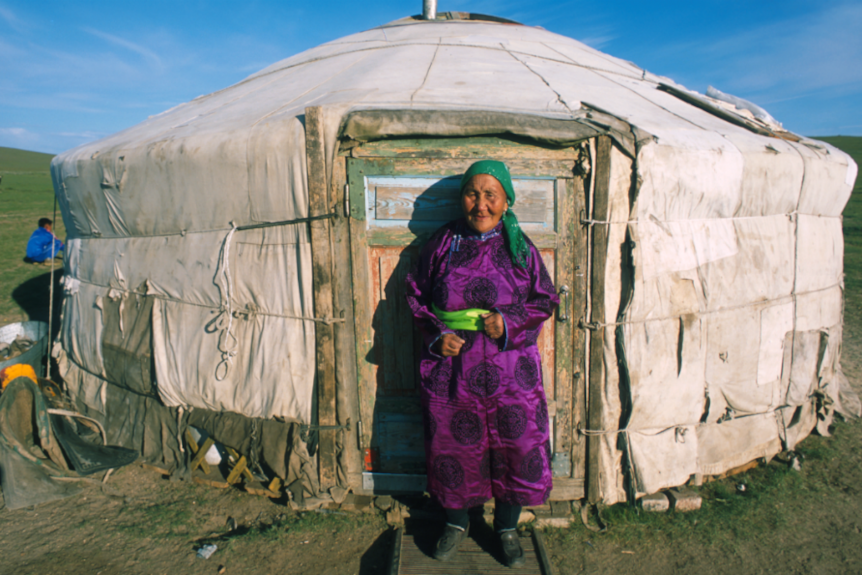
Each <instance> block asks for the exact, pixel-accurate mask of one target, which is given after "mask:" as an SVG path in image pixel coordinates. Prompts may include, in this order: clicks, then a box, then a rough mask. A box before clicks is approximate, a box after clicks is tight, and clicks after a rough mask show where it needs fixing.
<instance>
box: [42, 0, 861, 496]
mask: <svg viewBox="0 0 862 575" xmlns="http://www.w3.org/2000/svg"><path fill="white" fill-rule="evenodd" d="M713 96H714V97H713ZM483 158H492V159H500V160H503V161H505V162H506V163H507V164H508V166H509V168H510V170H511V172H512V175H513V178H514V186H515V189H516V190H517V192H518V195H519V200H518V203H517V204H516V205H515V212H516V214H517V216H518V218H519V219H520V221H521V223H522V227H523V228H524V230H525V231H526V233H527V234H528V235H529V236H530V238H532V240H533V242H534V243H535V245H536V246H537V247H538V248H539V250H540V252H541V254H542V257H543V259H544V261H545V264H546V266H547V268H548V270H549V271H550V272H551V274H552V276H553V279H554V282H555V285H556V288H557V290H558V293H559V296H560V302H561V303H560V306H559V309H558V310H557V312H556V314H555V316H554V317H552V318H550V319H549V320H548V321H547V323H546V325H545V326H544V329H543V330H542V332H541V336H540V337H539V340H538V342H537V345H538V346H539V348H540V350H541V353H542V358H543V378H544V386H545V391H546V395H547V398H548V402H549V409H548V418H549V424H550V430H551V445H550V449H549V450H548V454H547V464H548V465H549V466H550V468H551V469H552V471H553V475H554V489H553V491H552V493H551V499H552V500H586V501H590V502H603V503H605V504H613V503H615V502H619V501H626V500H628V501H633V500H635V499H637V498H638V497H640V496H642V495H644V494H650V493H655V492H657V491H660V490H662V489H665V488H668V487H672V486H679V485H683V484H686V483H697V482H698V481H700V480H701V479H702V478H704V477H707V476H712V475H718V474H722V473H725V472H727V471H728V470H731V469H734V468H736V467H738V466H740V465H743V464H746V463H747V462H750V461H753V460H756V459H759V458H765V459H767V460H768V459H770V458H771V457H773V456H774V455H776V454H778V453H779V452H782V451H784V450H793V449H794V447H795V445H796V444H797V443H798V442H799V441H800V440H802V439H804V438H805V437H806V436H807V435H808V434H809V433H811V432H812V431H813V430H815V429H819V430H821V431H825V430H826V429H827V428H828V426H829V424H830V422H831V420H832V417H833V415H834V414H835V413H836V412H839V413H843V414H845V415H848V416H851V415H854V414H858V412H859V402H858V400H857V399H856V396H855V395H854V394H853V392H852V391H851V390H850V388H849V386H848V384H847V381H846V378H845V377H844V375H843V374H842V371H841V366H840V355H841V341H842V316H843V310H842V306H843V298H842V293H843V284H842V267H843V237H842V225H841V224H842V220H841V212H842V210H843V208H844V205H845V204H846V202H847V200H848V198H849V196H850V191H851V189H852V187H853V184H854V181H855V178H856V174H857V167H856V165H855V164H854V162H853V161H852V160H851V159H850V158H849V157H848V156H847V155H846V154H845V153H843V152H841V151H839V150H838V149H836V148H834V147H832V146H830V145H829V144H826V143H823V142H819V141H814V140H810V139H807V138H805V137H801V136H798V135H795V134H792V133H789V132H787V131H785V130H783V129H782V126H781V125H780V124H779V123H778V122H776V121H775V120H773V119H772V118H771V117H770V116H769V115H768V114H766V113H765V112H763V111H762V110H760V109H759V108H757V107H756V106H753V105H749V104H747V103H745V102H741V101H738V100H735V99H734V98H732V97H729V96H725V95H723V94H721V93H718V92H712V96H707V95H703V94H700V93H697V92H694V91H691V90H688V89H686V88H685V87H683V86H681V85H679V84H676V83H674V82H673V80H671V79H669V78H664V77H660V76H656V75H654V74H652V73H650V72H647V71H646V70H644V69H641V68H639V67H638V66H637V65H635V64H633V63H631V62H627V61H624V60H620V59H618V58H614V57H612V56H609V55H607V54H603V53H602V52H599V51H598V50H595V49H593V48H590V47H589V46H586V45H584V44H582V43H580V42H578V41H576V40H572V39H570V38H566V37H564V36H560V35H557V34H554V33H551V32H548V31H546V30H543V29H541V28H537V27H530V26H524V25H520V24H518V23H516V22H511V21H508V20H504V19H501V18H495V17H489V16H482V15H478V14H466V13H455V12H451V13H440V14H437V15H435V17H434V18H423V17H419V16H417V17H409V18H404V19H402V20H398V21H395V22H392V23H389V24H386V25H383V26H380V27H378V28H374V29H372V30H368V31H366V32H361V33H358V34H354V35H352V36H347V37H345V38H341V39H338V40H334V41H332V42H329V43H326V44H323V45H321V46H319V47H316V48H313V49H311V50H308V51H305V52H303V53H301V54H298V55H295V56H292V57H290V58H288V59H286V60H283V61H281V62H278V63H276V64H273V65H272V66H270V67H268V68H266V69H264V70H261V71H260V72H258V73H256V74H253V75H251V76H249V77H248V78H246V79H245V80H243V81H241V82H239V83H238V84H236V85H234V86H231V87H228V88H225V89H223V90H221V91H218V92H215V93H212V94H208V95H205V96H201V97H199V98H196V99H194V100H192V101H191V102H188V103H186V104H182V105H180V106H177V107H175V108H172V109H170V110H167V111H165V112H163V113H161V114H159V115H157V116H153V117H151V118H149V119H147V120H146V121H144V122H142V123H141V124H139V125H136V126H134V127H131V128H129V129H127V130H124V131H122V132H119V133H117V134H114V135H111V136H108V137H106V138H103V139H101V140H98V141H96V142H93V143H89V144H85V145H83V146H80V147H78V148H75V149H72V150H69V151H67V152H65V153H63V154H60V155H59V156H57V157H56V158H55V159H54V161H53V163H52V165H51V172H52V175H53V181H54V186H55V190H56V195H57V198H58V200H59V206H60V208H61V211H62V215H63V220H64V222H65V224H66V229H67V230H68V244H67V251H68V254H67V256H66V261H65V282H64V291H65V297H64V305H63V312H62V313H63V318H62V328H61V332H60V336H59V343H58V344H55V346H54V349H53V353H54V357H55V358H56V360H57V361H58V364H59V368H60V374H61V376H62V378H63V381H64V385H65V389H66V391H67V393H68V395H69V397H70V398H71V399H72V401H73V402H74V404H75V405H76V407H77V409H79V410H80V411H81V412H82V413H84V414H86V415H88V416H90V417H93V418H96V419H97V420H99V421H101V422H102V423H103V425H104V426H105V429H106V431H107V433H108V440H109V442H110V443H113V444H117V445H123V446H126V447H131V448H134V449H136V450H138V451H139V452H140V453H141V454H142V457H143V458H144V460H146V461H148V462H150V464H152V465H154V466H157V467H161V468H163V469H166V470H168V471H169V472H171V473H175V474H177V475H184V474H187V473H188V470H189V462H190V459H191V457H192V454H191V450H190V449H189V445H188V444H187V440H186V437H187V436H186V431H187V430H189V429H190V428H194V429H195V430H197V431H198V432H200V433H203V434H206V435H209V436H210V437H211V438H213V439H214V440H215V441H216V442H218V443H219V444H221V445H223V446H225V447H226V448H227V447H229V448H231V449H233V450H236V451H237V453H238V454H239V455H241V456H243V457H245V458H246V461H247V462H248V467H249V468H250V469H252V470H254V471H255V473H262V474H264V475H266V476H267V477H276V476H277V477H279V478H280V479H281V480H282V481H283V484H284V485H285V487H286V489H287V490H288V491H290V493H291V498H292V499H293V500H294V501H295V502H300V503H301V501H303V500H304V499H308V498H316V499H318V500H319V499H325V498H327V497H329V496H330V495H331V494H332V493H335V492H336V491H337V492H338V493H344V492H345V491H346V490H352V491H353V492H354V493H357V494H383V493H411V492H418V493H421V492H422V491H423V490H424V489H425V481H426V469H425V459H424V454H423V424H422V414H421V409H420V406H419V399H418V391H417V385H418V383H417V382H418V380H417V373H418V367H417V357H418V349H419V345H420V341H421V337H420V335H419V334H418V332H416V331H415V329H414V327H413V323H412V321H411V315H410V312H409V309H408V308H407V305H406V302H405V299H404V296H403V285H404V277H405V274H406V273H407V271H408V270H409V269H410V267H411V265H412V263H413V261H414V260H415V258H416V257H417V254H418V253H419V249H420V248H421V246H422V245H423V242H424V241H425V240H426V239H427V238H428V237H429V235H430V234H431V233H432V232H433V231H434V230H435V229H437V228H438V227H439V226H441V225H442V224H444V223H446V222H447V221H449V220H451V219H453V218H454V217H457V216H458V215H459V214H460V208H459V203H458V195H457V192H458V178H459V175H460V174H462V173H463V171H464V170H465V168H466V167H467V166H469V165H470V164H471V163H472V162H474V161H475V160H476V159H483ZM198 437H199V436H198Z"/></svg>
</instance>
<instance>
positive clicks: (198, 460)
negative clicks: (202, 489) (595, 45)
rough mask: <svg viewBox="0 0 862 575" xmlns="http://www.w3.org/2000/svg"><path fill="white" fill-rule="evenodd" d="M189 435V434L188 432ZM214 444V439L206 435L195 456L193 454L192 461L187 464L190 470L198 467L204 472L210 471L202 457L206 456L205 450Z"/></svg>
mask: <svg viewBox="0 0 862 575" xmlns="http://www.w3.org/2000/svg"><path fill="white" fill-rule="evenodd" d="M189 435H191V434H189ZM189 438H190V437H189ZM189 438H187V439H189ZM214 444H215V441H214V440H213V438H212V437H207V438H206V439H205V440H204V443H203V445H201V447H200V449H198V450H197V451H196V452H195V456H194V458H192V462H191V463H190V464H189V469H190V470H191V471H194V470H195V469H197V468H198V467H200V468H201V470H202V471H203V472H204V473H209V472H210V469H209V465H208V464H207V462H206V459H204V458H205V457H206V454H207V451H209V449H210V447H212V446H213V445H214Z"/></svg>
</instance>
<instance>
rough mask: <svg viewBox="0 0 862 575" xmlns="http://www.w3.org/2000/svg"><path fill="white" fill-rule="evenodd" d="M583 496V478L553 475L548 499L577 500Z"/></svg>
mask: <svg viewBox="0 0 862 575" xmlns="http://www.w3.org/2000/svg"><path fill="white" fill-rule="evenodd" d="M583 498H584V479H583V478H582V477H578V478H572V477H555V478H554V487H553V489H552V490H551V496H550V497H549V500H550V501H577V500H578V499H583Z"/></svg>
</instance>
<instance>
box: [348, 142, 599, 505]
mask: <svg viewBox="0 0 862 575" xmlns="http://www.w3.org/2000/svg"><path fill="white" fill-rule="evenodd" d="M453 140H455V139H453ZM460 141H461V142H464V139H460ZM608 141H609V139H608ZM434 142H435V143H436V144H437V145H438V146H439V147H438V148H437V149H435V150H433V151H431V150H428V149H422V147H421V145H414V144H415V143H416V141H408V142H405V143H404V145H403V147H401V149H400V150H399V149H397V148H396V147H395V146H393V145H392V143H391V142H378V143H370V144H366V145H364V146H361V147H355V148H352V149H351V150H350V151H349V152H347V153H342V154H340V155H339V157H338V158H337V161H338V164H339V166H340V169H341V170H342V174H343V180H341V182H336V181H335V180H336V178H333V188H335V187H336V184H337V183H338V184H341V185H339V186H338V187H339V189H344V194H345V197H344V206H345V211H347V208H348V206H349V215H350V217H349V218H348V221H347V222H345V223H346V225H345V228H346V231H347V233H348V234H349V242H348V243H349V259H350V263H349V264H348V265H350V280H351V281H350V283H351V285H350V286H349V287H350V297H351V299H352V302H353V305H352V306H350V307H352V308H353V309H352V310H351V311H352V312H353V315H354V318H353V319H354V321H353V328H354V333H353V334H352V335H353V341H352V342H351V343H352V344H353V346H354V347H353V353H352V354H351V355H352V357H353V368H354V369H353V371H354V374H355V375H354V379H353V381H354V382H356V385H355V388H356V399H357V402H356V403H354V405H357V404H358V407H357V408H356V410H355V414H356V418H357V419H356V420H354V421H357V422H360V425H359V426H358V427H357V428H356V429H355V433H356V442H357V443H355V444H351V445H350V446H348V447H349V448H350V449H352V446H353V445H356V446H357V447H359V449H360V450H361V452H362V453H361V456H362V457H364V458H365V459H366V461H368V462H370V459H371V457H373V452H372V450H371V449H370V448H371V447H372V444H371V442H372V435H373V432H372V425H373V412H374V403H375V400H376V396H377V389H376V386H377V382H376V380H375V379H374V377H373V367H372V366H371V365H370V364H368V363H367V362H358V361H357V359H358V358H361V357H365V356H366V355H367V354H368V352H369V351H370V349H371V346H372V342H371V341H370V339H371V338H370V337H369V335H370V334H371V325H372V316H373V306H372V304H371V297H370V296H371V294H369V293H364V292H363V290H353V289H352V287H353V286H359V285H365V286H368V285H370V279H371V278H370V275H369V269H368V266H367V265H352V262H367V261H368V256H369V248H368V241H369V239H372V238H369V234H368V230H367V227H366V220H365V202H364V199H363V198H364V177H365V175H366V174H365V173H364V170H363V169H362V168H361V167H359V164H358V163H357V164H354V163H349V160H350V159H353V158H356V159H364V160H373V161H374V163H376V164H378V165H386V164H388V165H389V166H390V169H391V170H392V172H391V173H392V174H393V175H394V174H395V173H396V172H402V171H403V172H405V173H410V174H421V173H422V172H425V171H427V173H429V174H432V173H433V174H434V175H448V174H447V173H446V172H445V171H441V170H440V164H441V160H449V162H446V163H451V164H453V165H454V167H453V168H452V170H451V171H452V172H453V174H456V173H461V172H463V169H464V168H466V167H467V166H468V165H469V164H470V163H472V162H473V161H475V159H476V158H477V157H494V158H495V159H501V160H503V161H506V162H507V163H509V164H514V165H516V166H517V167H518V168H520V169H519V170H518V171H523V170H524V169H528V170H530V171H533V170H538V169H539V168H540V167H542V168H545V169H543V170H541V171H542V174H541V175H542V176H544V177H548V176H556V178H557V180H556V195H557V197H556V198H555V200H556V201H557V202H558V204H557V205H558V206H560V205H561V204H560V202H561V201H564V200H563V199H564V198H566V197H568V198H569V202H570V203H573V205H571V209H569V210H566V209H560V208H558V209H557V217H558V218H559V219H558V224H557V229H556V230H555V232H554V236H555V239H554V241H553V243H549V242H548V241H547V240H544V239H543V238H537V239H538V241H536V242H535V243H536V244H537V247H539V248H540V249H541V248H554V249H555V251H556V254H555V259H556V260H557V263H556V264H555V268H556V271H557V278H555V280H556V282H555V283H557V287H559V286H560V285H562V284H564V283H565V284H567V285H569V286H571V287H572V291H571V295H570V298H571V301H570V309H569V321H568V322H560V321H556V322H555V323H554V325H555V331H556V341H565V340H564V339H561V337H562V338H566V337H568V338H570V341H571V342H572V345H571V347H569V348H568V349H563V348H562V346H557V347H556V350H555V353H556V354H564V355H569V354H570V356H569V357H568V358H565V357H564V358H560V356H559V355H558V359H557V362H556V363H557V367H556V369H557V374H556V377H555V380H556V384H555V397H554V398H553V399H552V398H549V403H552V406H553V407H552V409H554V411H555V412H556V417H555V428H554V429H553V430H552V433H553V434H554V440H555V441H554V444H555V451H557V452H560V453H565V454H568V456H569V457H570V474H569V477H559V478H555V479H554V491H553V493H552V499H554V500H576V499H581V498H583V497H584V495H585V491H584V487H585V477H586V475H587V474H588V473H589V472H590V471H591V470H590V465H588V461H587V458H588V454H589V451H588V445H587V444H588V441H584V440H583V439H582V437H581V435H580V434H579V432H578V430H579V429H580V428H582V427H583V426H584V423H585V422H586V420H587V415H588V413H590V414H591V413H593V410H588V407H587V405H586V402H587V397H588V396H587V390H586V387H585V384H586V378H584V377H582V371H583V369H586V368H589V366H590V365H593V362H591V361H589V360H588V359H587V358H584V356H583V354H584V348H585V337H588V336H585V333H584V331H583V330H581V329H578V328H577V322H578V319H579V318H580V317H582V311H583V310H585V306H586V289H587V288H586V278H585V277H584V276H585V273H586V270H587V262H586V260H587V250H586V237H587V234H588V232H589V230H588V229H587V228H586V227H584V226H583V225H582V223H581V222H580V219H581V214H582V210H584V209H585V208H586V198H585V185H584V180H583V178H581V177H580V176H575V175H574V174H573V167H574V165H573V164H574V163H573V161H572V160H574V159H576V154H577V150H572V149H571V148H570V149H567V150H566V151H565V153H566V154H568V155H570V156H572V155H573V154H574V156H572V157H566V158H565V159H563V157H558V158H551V159H548V158H547V156H546V154H548V150H546V149H544V148H538V147H532V150H531V151H532V152H533V155H532V156H531V155H529V154H528V155H527V157H524V155H516V154H513V153H512V151H511V150H510V151H509V152H508V153H505V152H504V153H500V150H499V149H497V150H494V149H491V148H488V147H487V146H478V147H483V148H485V149H484V150H482V153H481V154H477V153H476V151H475V150H470V149H469V146H463V147H462V148H461V149H460V153H459V151H457V150H456V151H455V152H452V150H451V148H449V149H448V150H447V149H445V146H441V145H440V144H444V143H445V142H441V141H440V140H434ZM507 143H508V142H507ZM525 147H526V146H525ZM440 148H444V149H443V150H441V149H440ZM494 152H496V153H494ZM560 155H561V156H562V155H563V154H560ZM513 156H514V157H513ZM555 159H556V160H559V162H557V163H556V164H557V165H556V167H555V169H554V171H553V173H549V170H548V169H547V167H548V165H549V164H551V163H552V160H555ZM453 161H454V162H453ZM396 163H397V165H398V169H396ZM460 164H463V165H460ZM417 170H419V171H417ZM385 173H386V172H385V171H384V172H382V174H385ZM377 174H381V172H380V171H375V174H374V175H377ZM382 174H381V175H382ZM342 182H343V184H342ZM345 185H346V187H344V186H345ZM564 229H565V230H566V233H561V232H563V230H564ZM531 235H532V234H531ZM563 236H566V237H565V238H563ZM414 237H415V236H414ZM373 239H374V241H375V243H377V242H380V238H373ZM407 239H408V238H406V237H405V238H401V237H399V238H392V241H393V243H399V244H400V245H403V243H402V242H404V241H405V240H407ZM546 244H547V245H546ZM594 249H595V246H594ZM605 252H606V250H605ZM565 261H569V262H571V263H569V264H568V265H564V263H565ZM341 263H342V262H338V261H336V262H335V265H336V267H343V266H340V264H341ZM594 271H595V270H594ZM560 272H563V273H560ZM594 306H595V300H594ZM579 358H583V362H580V361H577V360H578V359H579ZM561 360H562V361H561ZM338 363H339V364H342V363H344V358H343V357H339V358H338ZM561 363H562V364H564V366H565V367H564V369H563V371H564V373H561V369H560V367H559V366H560V364H561ZM590 397H591V398H593V397H595V396H594V395H593V394H590ZM593 453H595V450H593ZM363 467H364V466H363V465H362V459H361V458H360V459H359V465H358V469H359V471H361V470H362V468H363ZM585 467H586V469H585ZM350 483H351V485H352V486H355V485H356V475H354V474H353V473H351V481H350Z"/></svg>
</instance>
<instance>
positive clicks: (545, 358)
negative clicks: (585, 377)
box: [536, 249, 557, 418]
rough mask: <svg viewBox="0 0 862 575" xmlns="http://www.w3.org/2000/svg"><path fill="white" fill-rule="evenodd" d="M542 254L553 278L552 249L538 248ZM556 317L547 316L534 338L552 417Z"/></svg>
mask: <svg viewBox="0 0 862 575" xmlns="http://www.w3.org/2000/svg"><path fill="white" fill-rule="evenodd" d="M539 253H540V254H541V256H542V261H543V262H544V263H545V268H546V269H547V270H548V274H549V275H550V276H551V277H552V278H554V277H556V276H555V275H554V274H555V272H556V265H555V264H556V262H555V261H554V250H549V249H544V250H539ZM555 323H556V319H555V318H554V316H551V317H549V318H548V319H546V320H545V323H543V324H542V331H541V332H539V337H538V339H537V340H536V346H537V347H538V348H539V357H540V358H541V360H542V381H543V383H544V387H545V398H547V399H548V401H549V404H548V415H549V416H551V417H552V418H553V417H554V415H555V413H556V404H554V402H553V399H554V397H555V396H556V391H555V390H556V380H557V378H556V375H557V370H556V368H555V363H556V339H555V335H556V334H555V333H554V329H555V328H554V324H555Z"/></svg>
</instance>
